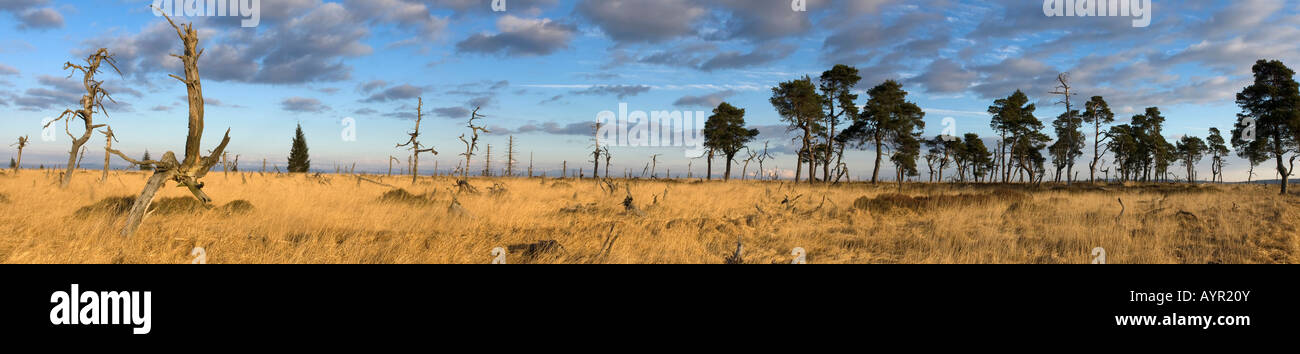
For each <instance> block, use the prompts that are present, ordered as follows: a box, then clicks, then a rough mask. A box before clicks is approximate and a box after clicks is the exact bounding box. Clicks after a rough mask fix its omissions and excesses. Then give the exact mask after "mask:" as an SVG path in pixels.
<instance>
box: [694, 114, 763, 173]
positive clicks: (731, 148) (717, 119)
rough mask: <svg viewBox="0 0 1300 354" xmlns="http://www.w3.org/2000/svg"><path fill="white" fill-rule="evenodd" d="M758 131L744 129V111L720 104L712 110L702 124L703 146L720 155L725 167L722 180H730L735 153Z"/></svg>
mask: <svg viewBox="0 0 1300 354" xmlns="http://www.w3.org/2000/svg"><path fill="white" fill-rule="evenodd" d="M757 136H758V129H745V110H744V109H740V108H736V107H735V106H732V105H731V104H729V103H726V102H722V104H719V105H718V107H717V108H714V109H713V115H712V116H709V120H708V121H705V123H704V146H705V147H708V148H710V149H714V150H716V151H718V152H721V153H722V156H723V157H724V158H726V160H727V167H726V169H725V172H723V175H722V180H724V181H726V180H731V163H732V161H733V160H735V159H736V153H738V152H740V150H741V149H744V148H745V144H748V143H749V142H750V141H751V140H754V137H757Z"/></svg>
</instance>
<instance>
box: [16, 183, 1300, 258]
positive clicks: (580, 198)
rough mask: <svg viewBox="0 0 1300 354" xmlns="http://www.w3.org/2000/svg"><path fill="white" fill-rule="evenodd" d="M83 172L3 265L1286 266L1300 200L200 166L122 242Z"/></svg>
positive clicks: (22, 232) (113, 186)
mask: <svg viewBox="0 0 1300 354" xmlns="http://www.w3.org/2000/svg"><path fill="white" fill-rule="evenodd" d="M98 176H99V172H97V171H81V172H80V173H79V174H78V175H77V176H76V178H75V179H74V180H73V184H72V186H71V187H70V188H69V189H68V190H59V189H58V188H57V181H56V179H57V174H53V175H51V174H47V173H46V172H41V171H32V170H29V171H23V172H22V173H19V174H17V175H15V174H13V173H8V174H5V175H3V176H0V262H4V263H188V262H189V261H190V259H191V258H192V257H190V256H189V253H190V250H191V249H193V248H194V247H195V246H202V247H204V248H205V249H206V250H207V255H208V262H209V263H489V262H491V260H492V258H493V257H492V255H491V251H492V249H493V248H496V247H502V248H506V249H510V250H511V253H510V256H509V259H508V262H510V263H723V262H724V259H725V258H726V257H727V256H730V255H731V254H732V253H733V252H734V250H735V242H736V239H737V237H738V236H739V237H740V238H741V239H742V240H743V242H744V250H745V252H744V257H743V258H744V260H745V262H746V263H789V262H790V260H791V255H790V251H791V249H793V248H795V247H803V248H804V249H806V250H807V251H808V262H809V263H1088V262H1089V261H1091V259H1092V256H1091V255H1090V254H1089V252H1090V251H1091V250H1092V249H1093V248H1094V247H1098V246H1101V247H1104V248H1105V249H1106V251H1107V260H1108V261H1109V262H1110V263H1198V264H1203V263H1297V262H1300V255H1297V252H1296V251H1297V247H1300V241H1297V239H1298V237H1297V234H1298V233H1297V231H1296V226H1297V225H1300V219H1298V218H1300V215H1297V213H1296V209H1297V208H1296V206H1297V205H1300V198H1297V197H1295V196H1278V195H1276V191H1275V189H1274V187H1265V186H1244V185H1233V186H1195V187H1193V186H1170V185H1130V186H1117V185H1112V186H1107V187H1105V188H1099V187H1095V186H1075V187H1073V188H1064V187H1055V188H1053V187H1038V188H1029V187H1022V186H1010V187H1008V186H979V185H907V186H905V187H904V188H903V190H902V192H901V193H899V192H898V190H897V187H896V186H895V185H893V184H882V185H880V186H871V185H864V184H853V185H841V186H816V187H810V186H808V185H806V184H800V185H792V184H790V183H760V182H753V181H749V182H742V181H732V182H729V183H721V182H713V183H695V182H686V181H615V182H614V184H615V185H616V186H615V187H614V191H613V192H610V191H609V189H610V187H609V186H608V185H605V184H602V183H598V182H596V181H578V180H573V179H569V180H564V181H557V180H553V179H548V180H541V179H525V178H516V179H494V180H484V179H474V180H471V181H470V183H471V184H472V185H473V186H474V187H476V188H477V189H478V190H480V192H479V193H474V194H471V193H456V191H457V190H459V189H458V188H457V187H456V186H455V181H454V180H453V179H449V178H423V179H422V180H421V182H420V183H419V184H416V185H410V183H409V182H408V181H409V177H401V178H399V177H391V178H383V177H379V176H371V177H370V178H371V179H373V180H376V181H380V182H382V183H388V184H392V185H396V186H399V187H402V188H403V189H404V191H403V192H393V191H391V189H390V188H387V187H384V186H380V185H377V184H373V183H364V182H363V183H360V184H357V183H355V182H356V181H355V179H354V178H351V177H348V176H323V179H324V180H322V179H318V178H313V177H310V176H303V175H272V174H267V175H264V176H263V175H260V174H257V173H250V174H247V175H246V176H245V177H246V179H247V182H244V180H245V179H244V178H241V177H240V176H239V175H238V174H230V175H229V177H223V175H222V174H220V173H214V174H212V175H210V176H209V177H208V178H207V179H206V180H205V181H206V183H207V187H206V188H205V191H206V192H207V193H208V194H209V195H211V196H212V197H213V199H215V200H216V201H217V202H216V203H215V204H214V205H213V206H200V205H197V204H195V203H193V202H192V201H193V199H192V198H191V197H189V193H188V192H187V191H186V190H185V189H184V188H175V187H168V188H165V189H164V190H162V191H161V192H160V193H159V199H158V200H157V203H156V206H155V208H154V212H153V214H151V215H150V216H149V217H148V218H147V219H146V220H145V222H144V225H143V226H142V227H141V228H140V230H139V231H138V232H137V234H136V235H135V236H134V237H133V238H132V239H130V240H126V239H122V238H121V237H119V236H118V231H119V230H120V229H121V227H122V223H123V219H124V217H122V216H121V209H122V208H123V206H122V200H123V199H122V198H120V197H124V196H131V195H135V194H136V193H138V192H139V190H140V188H141V187H142V186H143V184H144V181H145V179H146V178H147V177H148V176H147V175H145V174H143V173H139V172H130V173H127V172H115V173H114V174H113V175H112V176H110V178H109V181H108V182H107V183H103V184H101V183H100V182H98ZM498 184H499V185H498ZM624 184H629V185H628V186H630V188H626V187H624ZM628 190H630V191H631V195H632V197H633V199H632V205H633V206H634V207H635V208H631V209H629V208H626V207H625V206H624V201H625V199H626V196H627V191H628ZM453 198H454V200H455V202H456V203H458V204H459V205H460V208H459V209H458V208H455V207H452V204H453ZM1117 198H1122V199H1123V200H1124V203H1125V204H1126V205H1127V210H1126V211H1125V213H1124V215H1123V216H1122V217H1117V215H1118V214H1119V212H1120V207H1119V203H1118V202H1117V201H1116V199H1117ZM128 207H129V204H128ZM187 218H190V219H194V220H195V221H186V222H183V219H187ZM611 230H612V231H611ZM549 241H555V243H551V242H549ZM512 246H513V247H512Z"/></svg>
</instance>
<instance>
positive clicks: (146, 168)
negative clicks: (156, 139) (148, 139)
mask: <svg viewBox="0 0 1300 354" xmlns="http://www.w3.org/2000/svg"><path fill="white" fill-rule="evenodd" d="M150 160H153V158H152V157H150V156H149V150H145V151H144V157H141V158H140V161H150ZM140 170H141V171H153V165H140Z"/></svg>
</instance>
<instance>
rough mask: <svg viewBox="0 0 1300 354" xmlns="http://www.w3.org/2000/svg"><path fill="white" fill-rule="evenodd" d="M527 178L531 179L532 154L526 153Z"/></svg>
mask: <svg viewBox="0 0 1300 354" xmlns="http://www.w3.org/2000/svg"><path fill="white" fill-rule="evenodd" d="M528 178H533V153H532V152H529V153H528Z"/></svg>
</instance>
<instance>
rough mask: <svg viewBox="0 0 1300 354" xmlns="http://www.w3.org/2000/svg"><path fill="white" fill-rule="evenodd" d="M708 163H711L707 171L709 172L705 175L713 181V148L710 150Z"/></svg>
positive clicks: (705, 178) (708, 179)
mask: <svg viewBox="0 0 1300 354" xmlns="http://www.w3.org/2000/svg"><path fill="white" fill-rule="evenodd" d="M708 165H709V167H708V171H706V172H708V174H707V175H705V176H704V180H706V181H712V180H713V150H709V161H708Z"/></svg>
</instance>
